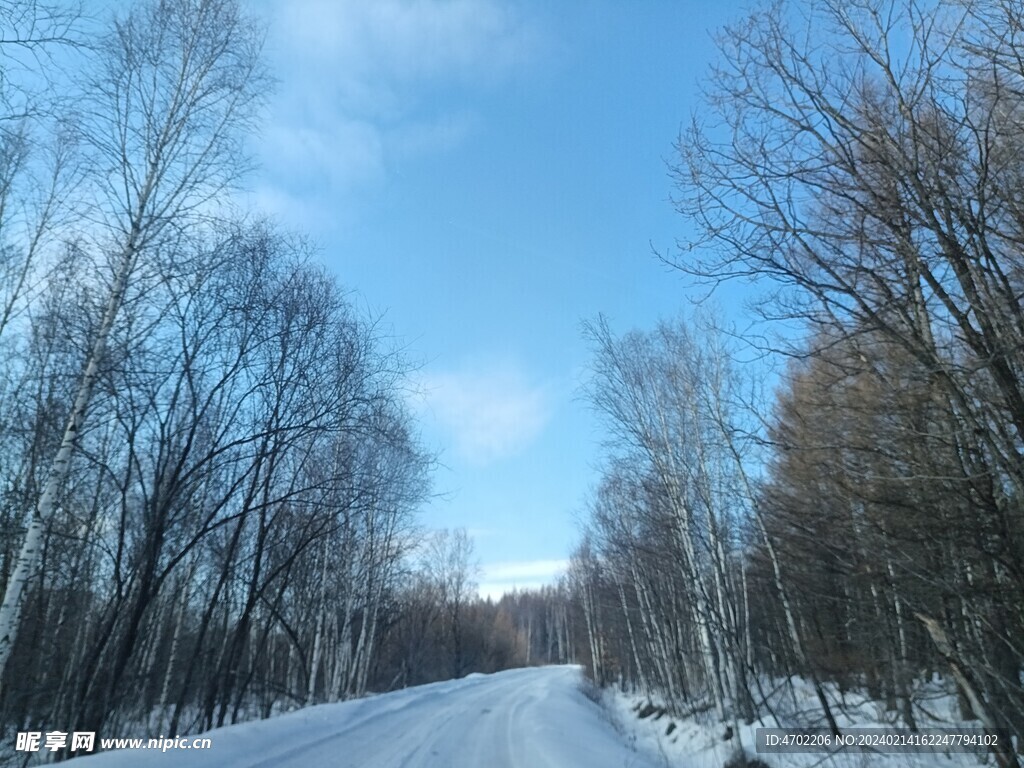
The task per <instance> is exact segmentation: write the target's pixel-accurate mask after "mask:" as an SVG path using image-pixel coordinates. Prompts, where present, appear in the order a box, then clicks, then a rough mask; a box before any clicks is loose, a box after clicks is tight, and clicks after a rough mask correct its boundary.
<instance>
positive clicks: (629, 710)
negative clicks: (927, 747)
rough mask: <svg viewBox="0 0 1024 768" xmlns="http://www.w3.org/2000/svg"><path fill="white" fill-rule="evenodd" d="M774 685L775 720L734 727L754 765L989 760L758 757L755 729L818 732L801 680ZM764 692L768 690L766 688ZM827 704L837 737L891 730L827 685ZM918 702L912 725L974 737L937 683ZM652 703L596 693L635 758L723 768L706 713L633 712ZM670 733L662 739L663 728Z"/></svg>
mask: <svg viewBox="0 0 1024 768" xmlns="http://www.w3.org/2000/svg"><path fill="white" fill-rule="evenodd" d="M788 683H789V681H782V682H781V683H780V682H779V681H777V682H776V686H775V687H774V688H773V689H769V690H770V691H771V693H772V695H770V696H769V701H770V702H771V703H772V708H773V711H775V712H776V714H777V715H778V719H777V720H776V719H775V718H771V717H765V718H763V721H755V722H754V723H753V724H752V725H745V724H741V726H740V739H741V741H742V743H743V745H744V747H745V748H746V749H745V751H746V754H747V757H748V758H756V759H758V760H761V761H762V762H763V763H764V764H765V765H767V766H769V768H812V766H827V768H866V767H870V768H876V766H877V768H976V767H977V766H980V765H986V764H987V765H989V766H991V765H992V759H991V757H989V759H988V762H987V763H986V762H985V759H984V757H983V756H980V755H972V754H964V753H953V754H948V755H947V754H943V753H917V754H878V753H875V754H864V753H856V752H846V753H843V752H838V753H835V754H832V755H828V754H825V753H823V752H818V753H805V754H758V753H757V752H756V750H755V743H756V742H755V730H756V729H757V728H774V727H779V726H780V725H785V726H788V727H806V728H811V727H822V726H824V725H825V723H824V720H823V718H821V714H820V713H821V707H820V705H819V704H818V700H817V696H816V695H815V693H814V690H813V688H812V687H811V686H810V685H809V684H808V683H807V682H806V681H803V680H799V679H794V680H793V681H792V685H789V684H788ZM765 688H766V689H767V688H768V686H767V684H766V685H765ZM826 693H827V695H828V698H829V701H830V702H832V705H833V707H834V714H835V717H836V721H837V724H838V725H839V727H840V730H842V729H843V728H868V727H878V728H882V727H886V728H893V727H896V726H894V725H893V717H892V713H891V712H890V713H886V712H885V711H884V708H882V707H881V706H880V705H879V703H878V702H874V701H871V700H870V699H868V697H867V696H866V695H863V694H858V693H850V692H846V693H845V694H842V695H841V694H840V693H839V691H837V690H836V689H835V687H834V686H826ZM916 698H917V700H918V701H919V702H921V704H920V706H918V707H916V708H915V716H916V717H917V719H918V725H919V726H920V727H922V728H931V727H942V728H957V727H962V728H965V729H970V730H976V729H978V727H979V723H977V722H963V721H959V720H958V719H957V718H958V714H957V706H956V699H955V696H954V695H953V694H952V693H950V692H949V691H948V690H947V686H945V685H944V684H943V683H942V682H941V681H938V680H936V681H932V682H930V683H927V684H922V685H920V686H919V687H918V689H917V691H916ZM650 701H651V699H650V698H649V697H647V696H644V695H642V694H639V693H638V694H628V693H622V692H620V691H618V690H615V689H609V690H607V691H604V692H603V700H602V703H603V705H604V706H605V707H606V708H607V710H608V711H609V713H610V715H611V718H612V720H613V722H614V723H615V724H616V727H617V728H618V730H619V731H620V732H621V733H622V734H623V738H625V739H626V740H627V741H628V742H629V743H631V744H633V745H634V746H635V747H636V748H637V749H638V750H639V751H640V752H644V753H647V754H649V755H653V756H655V757H658V758H660V761H661V763H662V764H663V765H672V766H682V767H683V768H722V766H723V765H724V764H725V762H726V761H727V760H728V759H729V757H730V754H731V752H732V750H733V749H734V748H735V744H736V741H735V737H733V738H732V739H730V740H728V741H726V740H724V739H723V738H722V737H723V736H724V735H725V731H726V726H725V725H724V724H721V723H718V722H717V721H716V718H715V717H714V716H713V713H710V712H708V713H704V714H702V715H696V716H692V717H690V718H687V719H685V720H680V719H678V718H673V717H671V716H670V715H668V714H667V713H663V714H660V715H659V714H657V713H655V714H654V715H650V716H648V717H646V718H643V719H641V718H640V717H638V710H639V709H641V708H642V706H643V705H644V704H647V703H649V702H650ZM656 704H657V702H656ZM670 723H671V724H673V727H672V732H671V733H670V734H667V733H666V731H668V730H669V724H670Z"/></svg>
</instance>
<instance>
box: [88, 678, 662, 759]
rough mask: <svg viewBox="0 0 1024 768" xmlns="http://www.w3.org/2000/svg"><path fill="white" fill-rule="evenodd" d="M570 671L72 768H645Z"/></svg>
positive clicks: (331, 709)
mask: <svg viewBox="0 0 1024 768" xmlns="http://www.w3.org/2000/svg"><path fill="white" fill-rule="evenodd" d="M581 674H582V673H581V671H580V669H579V667H537V668H531V669H515V670H509V671H507V672H499V673H497V674H494V675H473V676H470V677H467V678H464V679H462V680H452V681H448V682H443V683H434V684H432V685H424V686H419V687H416V688H408V689H406V690H404V691H396V692H394V693H389V694H384V695H381V696H374V697H372V698H368V699H361V700H358V701H350V702H345V703H341V704H325V705H322V706H318V707H312V708H309V709H305V710H301V711H298V712H293V713H290V714H287V715H283V716H281V717H277V718H273V719H271V720H263V721H260V722H253V723H243V724H241V725H235V726H230V727H227V728H220V729H218V730H214V731H210V732H209V733H207V734H204V736H207V737H209V738H210V739H211V740H212V748H211V749H209V750H194V749H191V750H171V751H169V752H166V753H162V752H158V751H155V750H143V749H134V750H122V751H118V752H108V753H104V754H100V755H96V756H93V757H87V758H85V759H84V762H78V761H76V762H75V765H76V766H81V768H115V767H118V768H120V767H121V766H125V767H127V766H139V767H140V768H145V767H146V766H157V765H159V766H172V765H173V766H179V765H180V766H196V767H199V766H203V767H206V766H208V767H209V768H214V767H215V766H216V767H217V768H220V767H221V766H226V767H229V768H230V767H233V766H239V768H242V767H244V768H311V767H312V766H318V767H319V766H325V767H336V768H362V767H363V766H367V767H368V768H370V767H372V768H426V766H438V767H440V768H577V767H578V768H654V765H655V764H654V763H652V762H651V761H649V760H648V759H646V757H644V756H642V755H640V754H637V753H636V752H634V751H632V750H631V749H630V748H629V747H628V746H626V744H625V743H624V742H623V741H622V738H621V737H620V736H619V735H618V734H617V733H616V731H615V730H614V728H613V727H612V726H611V724H610V723H609V722H608V721H607V719H605V717H604V716H603V715H602V712H601V710H600V708H599V707H598V706H597V705H596V704H594V703H593V702H592V701H590V700H589V699H587V698H586V697H585V696H584V695H583V694H582V693H581V692H580V690H579V682H580V680H581Z"/></svg>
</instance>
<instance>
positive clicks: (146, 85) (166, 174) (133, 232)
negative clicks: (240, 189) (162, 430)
mask: <svg viewBox="0 0 1024 768" xmlns="http://www.w3.org/2000/svg"><path fill="white" fill-rule="evenodd" d="M261 42H262V35H261V33H260V31H259V29H258V27H257V26H256V25H255V24H254V23H253V22H252V21H251V20H249V19H248V18H247V17H246V16H245V15H244V14H243V13H242V12H241V11H240V9H239V7H238V5H237V3H235V2H233V1H232V0H160V1H159V2H153V3H150V4H148V5H145V6H140V7H138V8H136V9H133V10H132V11H130V12H129V13H128V14H127V15H126V16H124V17H123V18H121V19H119V20H117V21H115V22H114V23H113V25H112V28H111V29H110V30H109V31H108V32H107V33H106V34H105V35H104V36H103V38H102V39H101V41H100V42H99V45H98V53H97V57H96V59H95V63H94V64H93V69H92V70H91V73H90V75H89V76H87V77H86V79H85V80H86V82H85V86H86V87H85V89H84V95H83V97H82V99H81V104H80V112H79V121H78V125H79V128H80V136H79V141H80V142H82V144H83V145H84V146H86V147H87V148H88V156H89V162H90V164H91V175H92V180H93V183H94V193H93V199H92V204H91V209H90V212H89V218H88V226H87V227H83V231H82V237H83V242H86V243H88V247H90V248H92V249H94V250H95V252H96V254H98V255H100V260H101V261H103V262H105V263H106V270H105V272H106V277H107V278H108V282H105V284H104V288H103V290H105V291H106V301H105V303H104V305H103V308H102V312H101V316H100V317H99V318H98V319H97V322H96V324H95V327H94V331H93V334H92V338H91V339H90V343H89V352H88V355H87V357H86V360H85V363H84V368H83V370H82V373H81V377H80V379H79V383H78V386H77V389H76V391H75V393H74V397H73V398H72V400H71V402H70V403H69V404H68V417H67V422H66V427H65V428H64V432H63V435H62V437H61V440H60V444H59V448H58V449H57V451H56V453H55V455H54V457H53V459H52V464H51V466H50V470H49V472H48V474H47V477H46V480H45V482H44V484H43V486H42V488H41V491H40V493H39V497H38V500H37V501H36V503H35V505H34V509H33V511H32V512H31V513H30V514H29V515H28V518H27V524H26V534H25V538H24V542H23V544H22V546H21V551H20V554H19V555H18V557H17V559H16V561H15V564H14V569H13V572H12V574H11V576H10V578H9V579H8V582H7V588H6V591H5V594H4V599H3V603H2V605H0V669H2V668H3V667H5V666H6V662H7V659H8V658H9V656H10V653H11V649H12V646H13V643H14V640H15V637H16V635H17V631H18V625H19V613H20V609H21V605H22V601H23V598H24V593H25V589H26V586H27V584H28V582H29V580H30V579H31V578H32V577H33V576H34V574H35V572H36V569H37V567H38V564H39V558H40V556H41V545H42V541H43V534H44V530H45V528H46V526H47V525H49V524H50V521H51V519H52V517H53V510H54V506H55V503H56V499H57V495H58V493H59V491H60V488H61V485H62V484H63V482H64V480H65V478H66V477H67V474H68V468H69V464H70V462H71V459H72V453H73V451H74V448H75V444H76V442H77V440H78V438H79V435H80V434H81V432H82V430H83V429H84V427H85V426H86V418H87V415H88V410H89V406H90V402H91V399H92V396H93V390H94V388H95V386H96V381H97V378H98V377H99V375H100V371H101V367H102V365H103V363H104V360H105V357H106V354H107V351H108V344H109V341H110V336H111V333H112V330H113V328H114V326H115V323H116V322H117V320H118V317H119V315H120V313H121V310H122V306H123V304H124V301H125V297H126V295H127V294H128V292H129V290H130V288H131V287H132V285H133V281H136V280H138V279H139V276H140V275H145V274H147V273H150V274H151V271H152V270H153V262H154V260H157V259H161V258H163V259H171V260H173V259H174V254H173V242H174V237H175V235H177V234H179V233H181V232H183V231H185V230H187V229H188V227H189V226H194V225H196V224H198V223H199V222H201V221H202V220H204V219H206V218H208V217H209V216H210V214H211V211H212V210H213V208H214V206H215V204H216V203H217V200H218V196H219V195H221V194H222V193H223V192H224V191H225V190H226V189H227V188H229V187H230V186H231V185H232V184H233V183H234V182H235V181H236V180H237V179H238V177H239V174H240V173H241V172H242V171H243V170H244V165H245V164H244V161H243V162H240V161H239V157H244V154H243V153H242V152H241V149H242V147H241V141H242V135H243V134H242V130H243V129H245V128H246V127H248V125H249V124H250V121H251V120H252V118H253V117H254V114H255V110H256V108H257V107H258V105H259V103H260V98H261V96H262V94H263V93H264V91H265V88H266V85H267V83H266V76H265V74H264V70H263V69H262V65H261V63H260V59H259V52H260V46H261ZM183 266H184V265H183Z"/></svg>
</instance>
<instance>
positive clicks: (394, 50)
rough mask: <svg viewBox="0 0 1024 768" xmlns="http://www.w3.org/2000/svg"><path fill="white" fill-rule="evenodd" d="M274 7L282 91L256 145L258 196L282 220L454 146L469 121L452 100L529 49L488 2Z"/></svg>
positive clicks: (321, 2) (523, 29) (506, 15)
mask: <svg viewBox="0 0 1024 768" xmlns="http://www.w3.org/2000/svg"><path fill="white" fill-rule="evenodd" d="M277 8H278V10H277V18H274V19H272V20H271V23H270V30H271V37H270V49H271V52H272V55H273V56H274V59H275V62H274V67H275V71H276V72H277V74H278V76H279V78H280V80H281V83H280V87H279V89H278V93H277V95H276V97H275V98H274V100H273V102H272V105H271V110H270V115H269V124H268V127H267V129H266V131H265V132H264V135H263V137H262V143H261V147H260V157H261V160H262V163H263V166H264V169H265V171H266V173H265V175H264V177H265V185H266V188H265V189H261V190H259V191H258V193H257V194H258V196H259V198H260V200H261V201H262V202H265V203H267V204H269V205H271V206H273V207H274V208H275V212H277V213H281V214H284V215H290V214H292V213H296V212H301V211H303V210H305V211H306V212H307V214H308V216H318V215H321V214H322V213H323V211H317V210H314V211H310V206H312V207H314V208H316V207H321V206H324V207H326V206H335V207H336V206H337V204H338V201H337V200H336V199H335V200H331V199H330V198H331V197H332V196H333V195H336V194H339V193H340V194H344V193H346V192H352V191H355V190H362V189H365V188H366V186H367V185H372V184H375V183H380V182H381V181H382V180H383V179H384V178H386V176H387V173H388V169H389V167H390V165H391V164H392V163H394V162H396V161H398V160H403V159H407V158H409V157H414V156H416V155H421V154H424V153H433V152H438V151H444V150H446V149H449V148H451V147H453V146H456V145H457V144H458V143H459V142H460V141H462V139H463V138H464V137H465V136H466V135H468V134H469V133H470V132H471V131H472V130H473V128H474V126H475V124H476V122H477V116H476V115H475V114H474V112H473V110H472V109H471V108H470V107H469V106H468V101H469V100H468V99H467V98H465V96H464V94H463V95H462V96H460V95H459V94H460V93H462V91H464V90H465V89H467V88H479V87H487V86H490V85H493V84H495V83H499V82H501V81H502V80H503V79H504V78H505V77H506V76H507V75H508V74H509V73H511V72H513V71H515V70H516V69H517V68H519V67H520V66H521V65H523V64H524V63H525V62H526V61H529V60H531V58H532V57H533V56H534V54H535V52H536V51H537V49H538V40H539V35H538V33H537V29H536V25H534V24H532V23H530V21H529V20H528V19H527V18H526V17H525V16H524V15H523V14H522V12H521V11H520V10H519V8H518V6H517V5H514V4H510V3H507V2H500V1H499V0H372V2H367V0H291V2H287V3H280V4H279V5H277ZM460 89H462V90H461V91H460ZM439 94H443V96H442V97H440V98H439V97H438V95H439ZM295 199H299V200H302V201H303V203H304V204H303V205H295V204H294V200H295ZM303 223H306V222H303Z"/></svg>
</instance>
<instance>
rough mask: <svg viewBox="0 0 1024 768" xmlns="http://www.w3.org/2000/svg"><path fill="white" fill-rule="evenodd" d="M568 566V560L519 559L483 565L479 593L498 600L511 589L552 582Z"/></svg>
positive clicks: (540, 585) (538, 585)
mask: <svg viewBox="0 0 1024 768" xmlns="http://www.w3.org/2000/svg"><path fill="white" fill-rule="evenodd" d="M568 567H569V561H568V560H519V561H511V562H501V563H491V564H490V565H485V566H484V567H483V569H482V570H483V574H482V577H481V579H480V587H479V590H478V591H479V593H480V596H481V597H490V598H491V599H492V600H498V599H499V598H501V596H502V595H503V594H505V593H506V592H511V591H512V590H513V589H520V590H522V589H538V588H540V587H543V586H546V585H549V584H554V583H555V581H556V580H557V579H558V577H559V576H560V575H561V574H563V573H565V571H566V569H567V568H568Z"/></svg>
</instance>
